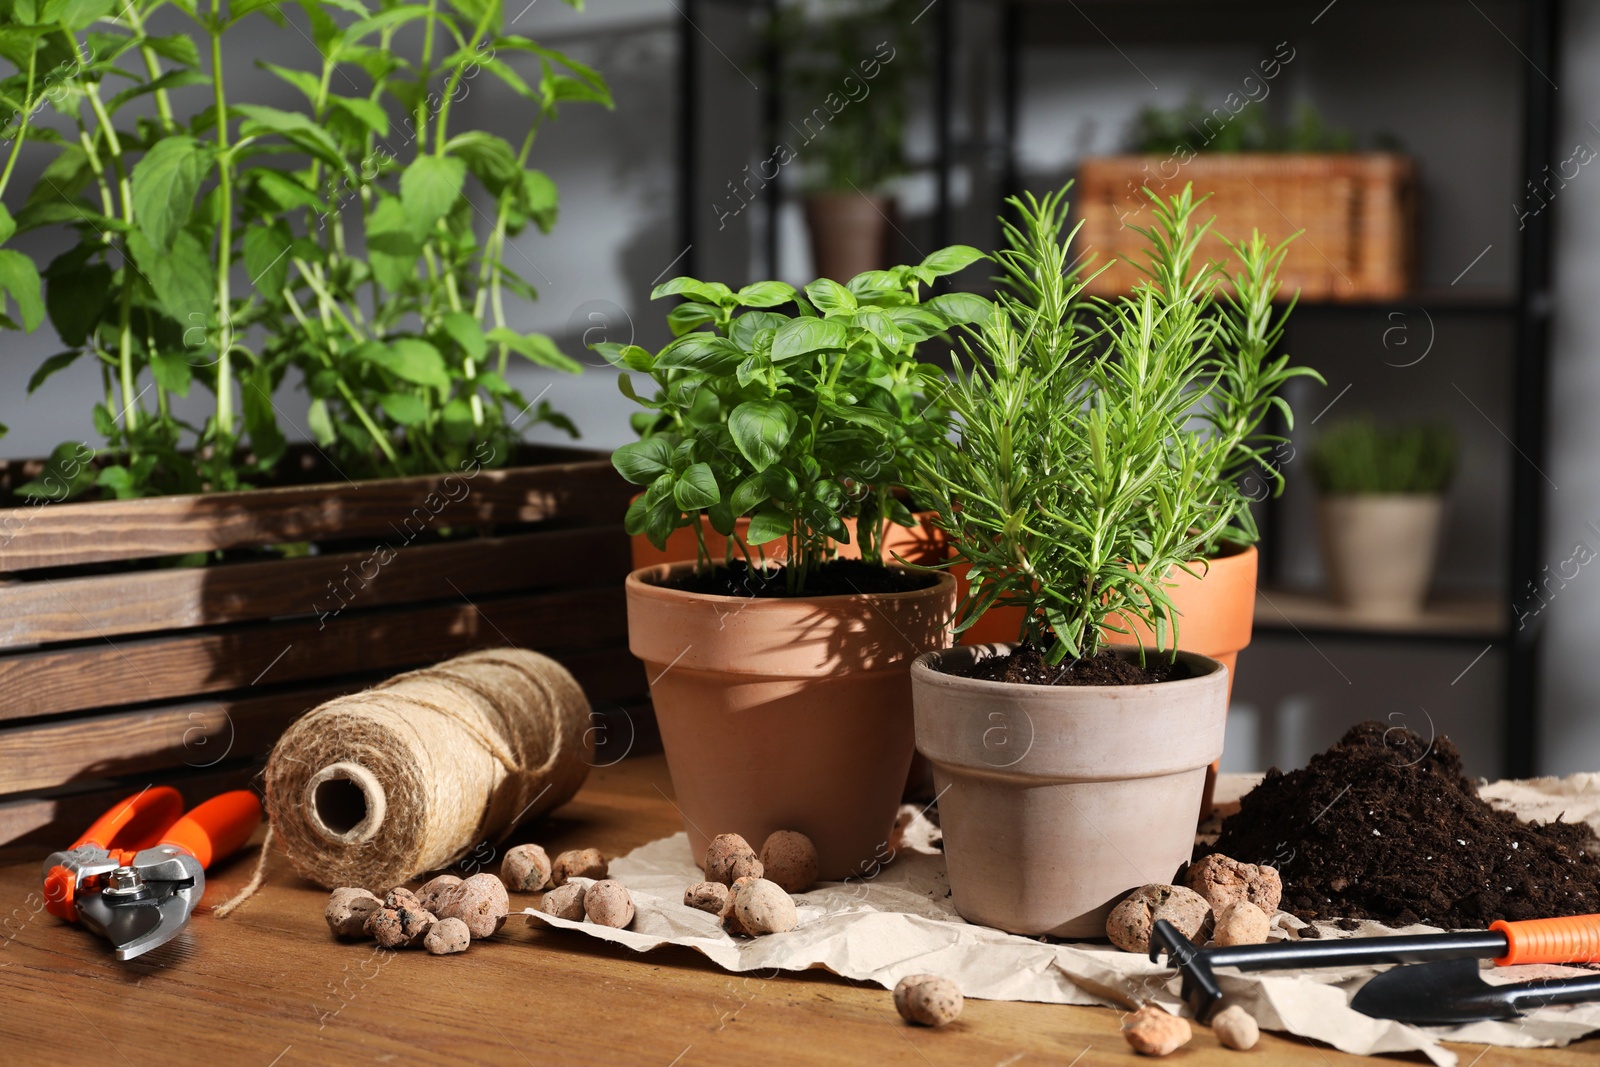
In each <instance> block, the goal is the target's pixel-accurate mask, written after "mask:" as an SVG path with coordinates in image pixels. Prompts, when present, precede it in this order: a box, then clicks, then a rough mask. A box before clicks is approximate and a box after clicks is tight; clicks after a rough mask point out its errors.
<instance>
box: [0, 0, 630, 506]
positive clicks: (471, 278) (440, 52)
mask: <svg viewBox="0 0 1600 1067" xmlns="http://www.w3.org/2000/svg"><path fill="white" fill-rule="evenodd" d="M164 6H171V7H173V8H175V9H176V10H177V11H178V12H180V13H181V14H182V15H183V16H184V17H185V18H186V19H187V21H188V22H189V23H190V24H192V26H193V29H192V30H191V31H190V32H188V33H173V34H166V35H162V36H155V35H152V33H151V32H150V31H149V30H148V29H147V23H148V20H149V19H150V18H151V17H152V16H154V14H155V12H156V11H157V10H158V9H159V8H162V7H164ZM297 8H298V10H295V11H294V13H293V15H290V14H287V13H285V12H284V11H281V10H280V9H279V6H278V5H277V4H275V3H270V2H265V3H264V2H251V0H245V2H240V3H234V4H232V5H224V4H223V3H221V0H215V2H213V3H210V4H206V3H204V2H201V3H199V4H198V5H196V4H193V3H176V4H173V5H164V4H160V3H151V2H144V3H140V2H135V3H132V4H128V5H122V6H121V7H118V6H117V5H113V4H112V3H110V2H109V0H105V2H99V0H96V2H91V3H89V4H77V5H65V4H42V5H28V6H27V7H26V9H24V8H22V7H19V8H18V9H17V10H16V11H15V12H14V13H13V17H14V22H13V24H12V25H11V26H10V27H8V28H7V30H6V36H5V45H6V51H5V58H6V59H7V60H9V61H10V62H11V63H12V64H13V66H14V67H15V68H16V72H15V73H14V74H13V75H12V76H11V77H10V78H8V79H7V80H6V81H5V83H4V91H5V93H6V98H7V99H6V103H7V106H8V107H10V108H11V109H12V111H11V115H10V123H9V125H8V127H7V128H8V132H9V133H10V134H11V142H12V143H11V146H10V152H9V155H8V162H7V168H6V171H5V175H4V179H3V180H9V179H10V178H11V177H12V176H13V168H14V166H15V164H16V162H17V160H18V158H19V157H20V155H21V153H22V151H23V149H24V147H25V145H30V144H31V145H35V146H39V147H42V148H45V149H46V150H48V151H49V152H50V153H52V155H53V158H51V159H50V160H49V162H48V163H47V164H46V165H45V167H44V169H43V170H42V172H41V175H40V178H39V180H38V182H37V184H36V185H35V187H34V188H33V190H32V192H31V193H30V194H29V195H28V197H27V198H26V200H25V201H24V202H23V203H22V204H21V205H20V206H19V209H18V210H17V211H15V212H11V211H9V210H8V212H7V214H6V221H4V223H3V224H0V228H3V229H10V228H12V227H14V228H15V229H17V230H20V231H28V230H34V229H49V230H52V231H55V234H53V235H60V236H64V237H65V238H66V239H67V241H68V247H67V248H66V250H65V251H63V252H62V253H61V254H60V255H58V256H56V257H55V258H54V259H53V260H52V261H51V262H50V263H49V265H48V266H47V267H46V268H45V269H44V270H43V271H42V272H40V273H42V274H43V276H44V282H45V284H44V301H43V306H44V307H45V308H46V309H48V312H49V317H50V319H51V322H52V325H53V326H54V327H55V329H56V332H57V333H58V334H59V335H60V338H61V340H62V342H63V344H64V346H65V350H64V351H63V352H61V353H60V354H58V355H55V356H52V357H51V358H50V359H48V360H46V361H45V363H44V364H43V365H42V366H41V367H40V368H39V370H38V372H37V373H36V374H35V375H34V376H33V378H32V380H31V381H30V383H29V391H30V392H31V391H33V390H35V389H38V388H40V387H41V386H43V385H44V383H45V382H46V380H47V379H49V378H50V377H51V376H52V375H54V374H56V373H59V372H60V371H62V370H63V369H65V368H66V367H68V366H70V365H72V364H73V363H74V362H76V361H77V360H79V359H83V358H88V359H91V360H94V361H95V362H96V363H98V364H99V366H100V368H101V372H102V375H101V376H102V384H103V395H102V397H101V399H100V401H99V402H98V403H97V404H96V405H95V410H94V421H95V426H96V428H97V430H98V431H99V432H100V434H101V435H102V436H103V437H104V438H105V447H104V448H103V449H102V450H101V454H100V456H99V457H98V462H97V463H96V464H94V465H89V464H82V465H79V468H78V470H77V472H76V474H75V476H74V477H73V478H72V479H71V480H70V484H71V492H70V494H69V495H77V494H78V493H81V492H83V491H85V490H87V489H88V488H89V487H90V486H91V485H94V486H97V487H98V488H99V489H100V490H101V491H102V492H104V493H106V494H114V495H117V496H146V495H150V494H156V493H170V492H196V491H200V490H228V489H238V488H245V487H248V486H250V485H252V484H259V483H261V482H263V481H267V480H271V479H272V478H273V477H274V472H275V468H276V466H277V465H278V463H279V461H280V460H281V459H282V458H283V457H284V455H285V451H286V441H285V436H284V432H283V431H284V427H283V425H282V424H283V423H284V422H285V421H287V420H286V419H285V417H284V416H282V415H281V413H280V412H279V410H278V409H277V407H276V405H275V403H274V400H273V396H274V394H275V392H276V390H277V389H278V387H279V386H280V384H281V383H282V382H283V380H284V378H285V376H286V375H290V374H293V375H294V376H295V377H296V378H298V379H299V380H300V382H301V383H302V385H303V387H304V388H305V389H306V390H307V391H308V392H309V393H310V395H311V397H312V403H311V406H310V411H309V415H308V416H307V420H308V421H307V425H306V426H305V427H304V430H305V431H307V432H309V433H310V434H311V436H312V437H313V438H314V439H315V442H316V444H317V445H318V446H319V447H320V448H321V449H323V450H325V453H324V454H325V455H326V456H327V458H328V459H329V460H330V463H329V464H327V466H330V467H332V468H333V469H332V470H326V471H323V472H321V473H323V474H325V475H326V476H328V477H331V478H338V477H339V476H340V475H341V474H342V475H345V476H349V477H374V476H383V475H399V474H409V473H419V472H425V471H442V470H449V469H452V468H455V467H457V466H458V465H460V464H461V463H462V462H463V461H464V460H465V459H466V458H467V457H469V456H477V457H480V458H481V457H485V456H488V457H493V458H492V460H491V463H492V464H493V465H501V464H503V463H504V462H505V461H506V459H507V458H508V457H509V454H510V452H511V449H512V447H513V445H514V444H515V441H516V438H517V435H518V433H519V432H520V430H521V429H523V428H525V427H526V425H529V424H531V422H537V421H541V420H542V421H548V422H553V423H555V424H557V425H560V426H563V427H566V428H567V429H569V430H570V429H571V426H570V423H568V422H567V421H566V420H565V419H564V418H563V417H562V416H560V415H559V414H558V413H556V412H554V411H553V410H552V409H551V408H550V407H549V405H547V404H542V403H541V404H540V405H538V406H537V407H536V408H533V409H531V410H530V406H529V404H528V402H527V399H526V398H525V397H523V396H521V395H520V394H519V393H518V391H517V390H516V389H514V388H513V387H512V386H511V385H510V384H509V383H508V381H507V378H506V364H507V361H508V359H509V358H512V357H515V358H526V359H530V360H532V361H534V362H535V363H538V364H541V365H544V366H550V367H558V368H562V369H566V370H576V369H577V365H576V364H575V363H573V362H572V361H571V360H570V359H569V358H567V357H566V356H564V355H562V354H561V353H560V352H559V351H557V350H556V347H555V345H554V344H553V343H552V342H551V341H550V340H549V339H548V338H546V337H543V336H542V335H537V334H526V333H523V332H520V331H517V330H515V329H513V328H512V327H511V325H510V322H509V320H508V317H507V313H506V301H507V297H508V294H509V295H510V296H511V297H512V298H518V297H520V298H528V299H531V298H532V297H533V296H534V293H533V290H532V287H531V286H530V285H529V284H528V283H527V282H526V281H525V280H524V279H522V278H521V277H520V276H519V275H518V274H517V273H516V271H515V270H513V269H512V266H511V265H510V264H509V263H508V262H507V261H506V252H507V242H508V240H510V239H511V238H512V237H513V236H515V235H516V234H517V233H518V232H519V231H520V230H522V229H523V228H524V227H526V226H527V225H528V224H530V223H533V224H536V225H538V226H540V227H541V228H548V227H549V225H550V224H551V222H552V221H553V219H554V217H555V212H556V190H555V187H554V185H553V184H552V183H551V181H550V180H549V178H548V177H547V176H546V175H544V174H543V173H542V172H541V171H538V170H536V169H532V168H530V167H529V166H528V161H529V157H530V153H531V150H532V148H533V144H534V138H535V135H536V133H537V131H538V129H539V126H540V125H541V124H542V122H543V121H544V120H545V119H547V118H549V117H552V116H553V115H555V113H556V111H557V109H558V107H559V106H560V104H562V103H563V102H566V101H585V102H598V103H602V104H605V105H608V106H609V104H610V97H609V95H608V93H607V90H606V87H605V83H604V81H603V80H602V79H601V78H600V76H599V75H598V74H597V73H596V72H594V71H593V70H591V69H590V68H588V67H586V66H584V65H583V64H581V63H578V62H576V61H574V60H572V59H570V58H569V57H566V56H563V55H561V54H560V53H558V52H555V51H553V50H551V49H547V48H545V47H543V46H541V45H539V44H538V43H537V42H535V41H533V40H531V39H530V38H527V37H524V36H521V35H518V34H515V33H512V32H510V31H509V29H508V27H506V25H505V14H504V7H503V5H502V4H501V3H500V2H499V0H489V2H471V0H462V2H460V3H456V4H453V5H449V6H444V5H441V4H439V3H437V2H430V3H419V2H409V3H408V2H402V3H397V4H389V5H386V6H384V7H383V8H382V9H380V10H377V11H376V12H374V11H371V10H369V9H368V8H367V7H366V6H365V5H364V4H362V3H361V2H360V0H302V2H301V3H300V4H298V5H297ZM290 17H295V18H303V19H304V20H305V22H306V24H307V26H308V27H309V30H310V36H311V41H310V43H311V44H313V45H314V50H313V48H311V47H308V48H307V49H306V51H307V52H308V53H310V54H311V56H312V61H311V62H308V63H305V64H303V65H301V66H292V65H291V66H277V65H274V64H267V63H263V64H261V65H262V66H263V67H264V68H265V69H266V70H267V71H269V72H270V73H271V74H272V75H274V76H275V77H277V78H279V79H281V80H282V81H283V82H285V83H287V85H288V86H290V87H292V89H293V91H294V92H295V93H298V94H299V95H301V96H303V97H304V102H303V104H301V105H300V106H299V107H297V108H294V109H285V108H279V107H275V106H268V105H265V104H262V103H258V102H252V101H249V100H241V99H239V98H238V97H237V95H236V94H233V93H231V92H230V90H229V84H228V82H229V79H228V76H227V68H226V64H225V63H224V62H223V57H224V42H225V41H229V42H231V41H235V40H243V39H244V37H245V36H246V35H248V34H250V33H252V32H255V31H254V30H253V27H257V26H260V25H261V20H264V19H265V20H271V21H273V22H276V23H279V24H280V25H282V24H283V23H284V22H285V21H286V20H287V19H288V18H290ZM408 27H410V28H411V29H412V30H415V31H416V32H415V33H413V34H412V35H411V36H410V37H407V38H405V39H406V40H408V41H412V42H414V48H413V49H412V50H411V51H410V52H409V53H408V52H407V50H405V49H402V48H401V47H400V40H401V36H400V35H401V33H402V31H403V30H406V28H408ZM513 57H521V58H522V59H524V60H525V61H526V62H525V63H524V64H523V65H524V66H525V67H530V68H531V74H530V75H529V76H524V74H523V73H522V72H520V71H519V70H518V69H517V68H516V67H515V66H514V65H513V63H512V58H513ZM47 72H48V73H47ZM484 74H487V75H488V76H489V77H490V78H492V79H495V80H497V81H499V82H500V83H502V84H503V85H504V86H506V87H507V91H509V92H511V93H513V94H515V95H517V96H519V97H520V98H522V99H523V100H524V101H525V105H524V108H525V110H524V111H523V114H525V115H526V116H527V121H526V124H525V126H524V129H523V130H522V131H521V132H520V134H519V136H518V139H517V141H516V142H515V143H512V142H508V141H506V140H504V139H502V138H501V137H499V136H497V135H494V134H491V133H488V132H487V131H483V130H454V129H452V127H451V124H450V117H451V108H452V104H453V103H455V102H456V100H458V99H459V98H460V97H461V96H462V95H464V91H465V89H466V88H467V87H468V86H469V85H470V83H471V82H472V81H473V80H474V79H476V78H478V77H479V76H481V75H484ZM146 99H148V100H150V101H153V106H152V107H150V108H146V109H144V110H140V108H137V107H134V106H132V105H135V104H142V103H143V102H144V101H145V100H146ZM46 111H48V112H53V113H54V115H55V118H54V119H53V120H51V121H45V120H44V113H45V112H46ZM6 236H9V233H8V234H6ZM3 251H4V257H3V260H0V270H3V272H4V275H3V277H0V285H6V287H7V288H8V289H9V290H11V291H12V293H13V297H14V299H17V300H19V302H20V303H19V307H20V308H21V315H22V320H23V321H22V325H24V326H25V327H29V328H31V327H33V326H36V325H37V324H38V322H39V319H40V318H41V315H40V314H39V310H40V306H39V301H38V298H37V296H36V295H31V293H32V291H31V288H30V284H29V283H31V281H32V278H31V275H30V273H29V267H30V266H31V264H27V263H25V262H23V261H22V258H23V257H21V256H20V253H17V252H15V251H12V250H3ZM19 292H20V293H22V294H23V295H21V296H19V295H18V293H19ZM196 386H199V387H200V388H203V389H205V390H206V391H208V392H209V393H210V394H211V396H212V402H211V404H210V407H209V410H208V411H207V412H206V413H205V417H204V418H203V419H201V420H199V421H198V422H192V421H187V420H185V419H183V418H181V417H180V416H179V415H178V414H176V412H175V406H174V400H175V399H176V398H179V397H184V396H186V395H187V394H188V393H190V392H191V391H192V390H193V389H194V388H195V387H196ZM519 413H523V414H522V422H521V423H520V424H518V425H517V426H513V425H512V422H513V420H514V419H516V418H517V417H518V415H519ZM293 429H296V430H299V429H301V428H300V427H298V426H296V427H293ZM68 447H71V446H64V448H68ZM61 455H62V453H61V452H60V451H59V450H58V457H59V456H61Z"/></svg>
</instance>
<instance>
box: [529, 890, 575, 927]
mask: <svg viewBox="0 0 1600 1067" xmlns="http://www.w3.org/2000/svg"><path fill="white" fill-rule="evenodd" d="M539 907H540V909H541V910H542V911H543V912H544V913H545V914H546V915H554V916H555V917H556V918H558V919H568V920H570V921H572V922H575V923H578V922H582V921H583V886H581V885H578V884H577V883H573V884H572V885H563V886H557V887H556V888H554V889H552V890H550V892H548V893H546V894H545V895H544V900H542V901H540V902H539Z"/></svg>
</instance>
